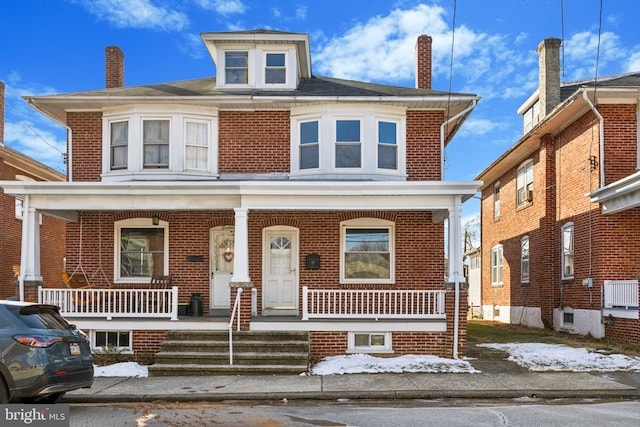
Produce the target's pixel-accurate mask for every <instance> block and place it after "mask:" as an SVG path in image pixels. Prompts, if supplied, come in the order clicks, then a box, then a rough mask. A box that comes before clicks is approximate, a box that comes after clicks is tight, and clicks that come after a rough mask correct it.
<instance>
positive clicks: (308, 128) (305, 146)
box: [300, 120, 320, 169]
mask: <svg viewBox="0 0 640 427" xmlns="http://www.w3.org/2000/svg"><path fill="white" fill-rule="evenodd" d="M319 167H320V131H319V129H318V120H310V121H304V122H300V169H318V168H319Z"/></svg>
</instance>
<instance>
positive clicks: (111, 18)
mask: <svg viewBox="0 0 640 427" xmlns="http://www.w3.org/2000/svg"><path fill="white" fill-rule="evenodd" d="M76 2H77V3H79V4H81V5H82V6H83V7H84V8H85V9H86V10H87V11H89V13H91V14H93V15H95V16H97V17H98V18H99V19H102V20H104V21H107V22H109V23H111V24H112V25H114V26H116V27H119V28H147V29H153V30H163V31H181V30H183V29H185V28H187V27H188V26H189V18H187V16H186V15H185V14H184V13H182V12H178V11H175V10H171V9H168V8H165V7H161V6H155V5H154V4H153V1H152V0H76Z"/></svg>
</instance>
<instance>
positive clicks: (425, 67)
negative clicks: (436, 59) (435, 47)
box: [416, 34, 432, 89]
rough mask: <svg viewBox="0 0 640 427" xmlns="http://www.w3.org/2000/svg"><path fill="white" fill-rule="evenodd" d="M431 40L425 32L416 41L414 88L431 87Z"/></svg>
mask: <svg viewBox="0 0 640 427" xmlns="http://www.w3.org/2000/svg"><path fill="white" fill-rule="evenodd" d="M431 42H432V39H431V37H430V36H428V35H426V34H422V35H420V36H418V41H417V42H416V88H418V89H431Z"/></svg>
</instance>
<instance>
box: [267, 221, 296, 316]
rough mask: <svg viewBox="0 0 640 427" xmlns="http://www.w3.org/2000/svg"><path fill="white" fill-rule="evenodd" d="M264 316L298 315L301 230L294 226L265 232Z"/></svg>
mask: <svg viewBox="0 0 640 427" xmlns="http://www.w3.org/2000/svg"><path fill="white" fill-rule="evenodd" d="M263 252H264V257H263V259H264V269H263V270H264V281H263V286H264V289H263V299H262V314H263V315H265V316H269V315H297V314H298V269H297V267H298V231H297V230H296V229H294V228H291V227H278V228H275V229H267V230H265V232H264V246H263Z"/></svg>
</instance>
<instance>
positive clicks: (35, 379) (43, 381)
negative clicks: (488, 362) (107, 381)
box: [0, 300, 93, 404]
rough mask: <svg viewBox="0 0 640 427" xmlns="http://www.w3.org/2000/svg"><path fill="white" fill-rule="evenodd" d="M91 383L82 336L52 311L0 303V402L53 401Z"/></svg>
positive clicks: (90, 361) (88, 351)
mask: <svg viewBox="0 0 640 427" xmlns="http://www.w3.org/2000/svg"><path fill="white" fill-rule="evenodd" d="M92 384H93V357H92V356H91V349H90V347H89V341H88V339H87V336H86V335H85V334H84V333H83V332H82V331H79V330H78V329H76V327H75V326H74V325H70V324H69V323H68V322H67V321H66V320H65V319H64V318H63V317H62V316H61V315H60V313H59V310H58V307H56V306H54V305H48V304H33V303H25V302H17V301H5V300H0V404H3V403H9V402H14V401H22V402H25V403H55V402H56V401H57V400H58V399H59V398H60V397H62V396H63V395H64V394H65V392H67V391H71V390H75V389H78V388H88V387H91V385H92Z"/></svg>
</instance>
